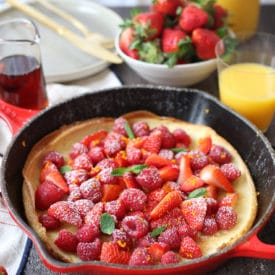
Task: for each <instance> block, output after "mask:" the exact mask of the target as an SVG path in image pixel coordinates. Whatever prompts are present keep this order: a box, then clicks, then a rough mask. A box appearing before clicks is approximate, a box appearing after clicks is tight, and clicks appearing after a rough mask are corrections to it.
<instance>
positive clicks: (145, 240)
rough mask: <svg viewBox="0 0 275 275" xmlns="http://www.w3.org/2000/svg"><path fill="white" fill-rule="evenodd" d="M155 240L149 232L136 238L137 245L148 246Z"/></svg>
mask: <svg viewBox="0 0 275 275" xmlns="http://www.w3.org/2000/svg"><path fill="white" fill-rule="evenodd" d="M154 242H156V240H155V239H154V238H153V237H152V236H151V233H147V234H146V235H145V236H143V237H141V238H139V239H138V240H137V246H139V247H149V246H151V245H152V244H153V243H154Z"/></svg>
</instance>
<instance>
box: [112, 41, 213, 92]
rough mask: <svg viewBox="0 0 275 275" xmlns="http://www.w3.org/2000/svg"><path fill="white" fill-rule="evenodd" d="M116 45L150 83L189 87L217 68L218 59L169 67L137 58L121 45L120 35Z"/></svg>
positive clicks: (124, 58)
mask: <svg viewBox="0 0 275 275" xmlns="http://www.w3.org/2000/svg"><path fill="white" fill-rule="evenodd" d="M115 47H116V51H117V53H118V54H119V55H120V57H121V58H122V59H123V60H124V62H126V64H128V66H129V67H130V68H132V69H133V70H134V71H135V72H136V73H137V74H138V75H140V76H141V77H142V78H144V79H145V80H147V81H148V82H149V83H154V84H158V85H165V86H175V87H187V86H191V85H194V84H196V83H199V82H201V81H202V80H205V79H206V78H207V77H209V76H210V74H211V73H213V72H214V71H215V70H216V68H217V64H216V59H215V58H214V59H210V60H206V61H201V62H196V63H190V64H182V65H176V66H174V67H173V68H168V66H167V65H161V64H152V63H147V62H144V61H140V60H136V59H134V58H131V57H129V56H127V55H126V54H125V53H124V52H123V51H122V50H121V49H120V47H119V36H117V37H116V39H115Z"/></svg>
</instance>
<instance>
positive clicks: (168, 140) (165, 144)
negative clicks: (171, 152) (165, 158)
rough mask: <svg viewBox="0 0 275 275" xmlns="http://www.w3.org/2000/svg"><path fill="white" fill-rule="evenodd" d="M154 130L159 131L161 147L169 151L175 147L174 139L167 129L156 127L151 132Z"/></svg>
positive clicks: (162, 126)
mask: <svg viewBox="0 0 275 275" xmlns="http://www.w3.org/2000/svg"><path fill="white" fill-rule="evenodd" d="M156 129H158V130H160V131H161V134H162V135H161V147H162V148H164V149H170V148H173V147H175V146H176V139H175V137H174V136H173V135H172V133H171V132H170V131H169V129H168V128H167V127H166V126H164V125H161V126H157V127H156V128H155V129H154V130H153V131H155V130H156Z"/></svg>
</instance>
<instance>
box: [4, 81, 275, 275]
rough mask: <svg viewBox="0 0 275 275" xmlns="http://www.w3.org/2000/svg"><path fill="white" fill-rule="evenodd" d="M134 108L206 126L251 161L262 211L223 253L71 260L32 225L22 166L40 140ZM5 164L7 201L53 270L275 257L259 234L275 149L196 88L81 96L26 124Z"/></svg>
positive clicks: (182, 268) (123, 269) (273, 180)
mask: <svg viewBox="0 0 275 275" xmlns="http://www.w3.org/2000/svg"><path fill="white" fill-rule="evenodd" d="M134 110H148V111H151V112H154V113H156V114H158V115H163V116H173V117H176V118H179V119H182V120H186V121H189V122H192V123H202V124H206V125H208V126H210V127H212V128H214V129H215V130H216V131H217V132H218V133H219V134H220V135H221V136H223V137H224V138H226V139H227V140H228V141H229V142H230V143H231V144H232V145H233V146H234V147H235V148H236V149H237V150H238V152H239V153H240V155H241V156H242V158H243V159H244V161H245V162H246V164H247V166H248V168H249V169H250V171H251V174H252V177H253V179H254V182H255V185H256V189H257V191H258V192H259V196H258V203H259V209H258V214H257V217H256V220H255V223H254V225H253V227H252V228H251V229H250V230H249V232H248V233H247V234H245V235H244V236H243V237H241V238H240V239H239V240H238V241H236V242H235V243H234V244H232V245H230V246H228V247H226V248H225V249H223V250H221V251H219V252H218V253H215V254H213V255H211V256H207V257H202V258H199V259H195V260H192V261H190V262H188V263H181V264H172V265H168V266H164V267H163V266H153V267H130V266H123V265H115V264H106V263H100V262H92V261H91V262H83V263H77V264H68V263H63V262H61V261H59V260H57V259H55V258H53V257H52V255H51V254H49V252H48V251H47V250H46V248H45V246H44V245H43V243H41V241H40V240H39V239H38V237H37V235H36V233H35V232H34V231H33V230H32V229H31V228H30V226H29V225H28V223H27V220H26V217H25V215H24V207H23V203H22V195H21V193H22V191H21V189H22V181H23V179H22V168H23V166H24V163H25V161H26V158H27V155H28V153H29V152H30V150H31V149H32V147H33V146H34V144H35V143H36V142H37V141H38V140H40V139H41V138H42V137H44V136H45V135H47V134H49V133H50V132H52V131H54V130H56V129H57V128H59V127H60V126H62V125H64V124H70V123H73V122H76V121H81V120H86V119H89V118H93V117H101V116H112V117H118V116H120V115H122V114H124V113H127V112H131V111H134ZM32 115H33V114H32ZM30 116H31V115H30ZM27 117H28V115H27V116H26V118H27ZM21 122H22V121H21ZM12 125H13V123H12V122H11V123H10V126H12ZM17 129H18V121H17ZM15 131H16V129H15V130H14V132H15ZM2 165H3V167H2V169H1V184H2V186H1V189H2V195H3V199H4V202H5V204H6V206H7V208H8V210H9V212H10V214H11V216H12V217H13V219H14V220H15V222H16V223H17V224H18V225H19V226H20V228H21V229H22V230H23V231H24V232H25V233H26V234H27V235H28V236H29V237H30V239H31V240H32V241H33V243H34V245H35V247H36V250H37V251H38V254H39V256H40V258H41V259H42V261H43V263H44V264H45V265H46V266H47V267H48V268H49V269H51V270H53V271H59V272H80V271H81V272H83V273H85V272H87V273H88V274H113V273H114V272H115V273H116V274H133V272H137V273H138V274H183V273H184V274H200V273H205V272H209V271H211V270H214V269H216V268H217V267H218V266H220V265H221V264H223V263H224V262H225V261H226V260H228V259H229V258H231V257H239V256H245V257H257V258H268V259H275V253H274V246H273V245H268V244H264V243H262V242H261V241H260V240H259V239H258V237H257V233H258V232H259V231H260V229H261V228H262V227H263V226H264V225H265V223H266V222H267V220H268V218H269V217H270V215H271V214H272V212H273V211H274V205H275V192H274V187H275V154H274V151H273V149H272V147H271V145H270V143H269V142H268V140H267V139H266V138H265V137H264V135H263V134H262V133H261V132H259V131H258V130H257V129H256V128H255V127H254V126H253V125H252V124H251V123H249V122H248V121H247V120H245V119H244V118H242V117H241V116H239V115H238V114H236V113H234V112H232V111H231V110H229V109H228V108H226V107H225V106H224V105H222V104H221V103H220V102H219V101H218V100H217V99H215V98H214V97H212V96H210V95H209V94H207V93H204V92H201V91H197V90H192V89H178V88H167V87H166V88H165V87H156V86H123V87H119V88H113V89H107V90H102V91H98V92H96V93H93V94H86V95H83V96H80V97H76V98H74V99H71V100H68V101H66V102H64V103H61V104H59V105H56V106H54V107H51V108H48V109H46V110H44V111H42V112H40V113H39V114H38V115H36V116H35V117H34V118H33V119H31V120H30V121H29V122H27V123H26V124H25V125H24V126H23V128H22V129H21V130H20V131H19V132H18V133H17V134H16V135H15V136H14V138H13V140H12V142H11V144H10V146H9V148H8V150H7V152H6V154H5V156H4V158H3V163H2Z"/></svg>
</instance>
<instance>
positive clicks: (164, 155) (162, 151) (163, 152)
mask: <svg viewBox="0 0 275 275" xmlns="http://www.w3.org/2000/svg"><path fill="white" fill-rule="evenodd" d="M159 156H161V157H162V158H165V159H168V160H172V159H174V153H173V151H171V150H169V149H160V151H159Z"/></svg>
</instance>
